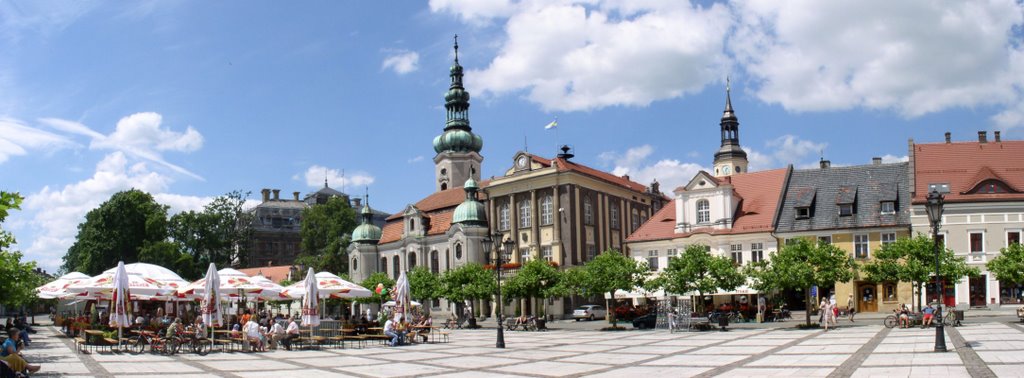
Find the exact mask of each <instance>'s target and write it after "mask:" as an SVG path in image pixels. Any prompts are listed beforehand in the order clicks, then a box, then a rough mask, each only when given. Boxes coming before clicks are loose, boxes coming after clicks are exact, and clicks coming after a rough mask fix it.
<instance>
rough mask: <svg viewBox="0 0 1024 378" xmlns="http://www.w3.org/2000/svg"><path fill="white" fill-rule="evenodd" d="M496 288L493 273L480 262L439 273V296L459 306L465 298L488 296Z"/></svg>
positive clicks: (485, 297)
mask: <svg viewBox="0 0 1024 378" xmlns="http://www.w3.org/2000/svg"><path fill="white" fill-rule="evenodd" d="M497 290H498V284H497V281H496V279H495V277H494V273H493V272H492V271H490V270H487V269H484V267H483V265H480V264H475V263H473V264H466V265H463V266H460V267H458V268H455V269H451V270H449V271H447V272H444V274H443V275H441V298H445V299H447V300H448V301H451V302H455V303H456V307H459V308H461V306H462V303H463V302H465V301H467V300H476V299H487V298H490V297H491V295H494V293H496V292H497Z"/></svg>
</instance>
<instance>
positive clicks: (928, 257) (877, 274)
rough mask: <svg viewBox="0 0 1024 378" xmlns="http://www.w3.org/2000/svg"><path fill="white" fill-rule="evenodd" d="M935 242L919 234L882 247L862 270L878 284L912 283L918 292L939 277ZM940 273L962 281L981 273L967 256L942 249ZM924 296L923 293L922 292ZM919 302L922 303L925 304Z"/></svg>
mask: <svg viewBox="0 0 1024 378" xmlns="http://www.w3.org/2000/svg"><path fill="white" fill-rule="evenodd" d="M934 248H935V244H934V241H933V240H932V239H931V238H929V237H927V236H925V235H923V234H918V235H917V237H914V238H901V239H897V240H896V241H895V242H892V243H888V244H885V245H882V248H880V249H879V250H878V251H877V252H875V255H874V257H873V258H872V259H871V261H869V262H867V263H865V264H864V265H863V266H862V267H861V269H862V270H863V271H864V272H865V273H867V276H868V279H869V280H872V281H875V282H886V281H890V282H898V281H902V282H910V283H912V284H913V285H915V286H916V287H917V288H918V289H920V288H921V286H922V284H924V283H926V282H928V281H929V280H931V279H932V277H933V275H934V274H935V249H934ZM940 251H941V253H940V255H939V267H940V268H939V271H940V273H941V274H942V276H943V277H950V278H956V279H958V278H960V277H963V276H977V275H978V274H981V272H980V271H979V270H978V268H976V267H972V266H969V265H967V261H966V260H965V259H964V258H963V257H958V256H956V254H955V253H953V250H951V249H948V248H940ZM918 293H921V295H924V294H923V290H918ZM922 302H923V301H919V302H918V303H922Z"/></svg>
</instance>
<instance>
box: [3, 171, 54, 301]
mask: <svg viewBox="0 0 1024 378" xmlns="http://www.w3.org/2000/svg"><path fill="white" fill-rule="evenodd" d="M21 201H22V197H21V195H19V194H18V193H10V192H3V191H0V224H2V223H3V222H4V220H6V219H7V215H8V213H9V211H10V210H19V209H21ZM15 241H16V240H15V238H14V235H13V234H11V233H10V232H7V231H5V230H4V229H3V228H2V227H0V277H4V283H3V285H0V304H3V305H5V306H10V307H21V306H26V305H29V304H31V303H33V302H35V301H36V300H37V298H36V295H35V294H36V293H35V288H36V287H39V286H41V285H43V284H44V283H45V282H43V277H42V276H40V275H39V274H36V272H35V269H36V263H35V262H34V261H29V262H23V261H21V258H22V255H21V252H17V251H11V250H9V249H8V248H9V247H10V246H11V245H12V244H14V243H15Z"/></svg>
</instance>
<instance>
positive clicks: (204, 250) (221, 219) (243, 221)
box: [168, 190, 249, 267]
mask: <svg viewBox="0 0 1024 378" xmlns="http://www.w3.org/2000/svg"><path fill="white" fill-rule="evenodd" d="M248 197H249V193H248V192H242V191H240V190H236V191H232V192H229V193H227V194H224V195H221V196H218V197H216V198H214V199H213V201H211V202H210V203H209V204H207V205H206V206H204V207H203V211H184V212H180V213H178V214H174V215H173V216H171V218H170V220H169V225H168V227H169V229H168V232H169V234H170V237H171V239H172V240H173V241H174V243H175V244H176V245H177V247H178V250H179V251H181V252H182V253H185V254H187V255H189V256H191V257H192V260H193V263H194V264H196V265H197V266H209V265H210V263H211V262H212V263H215V264H217V266H223V267H227V266H232V265H234V262H236V261H243V260H244V257H245V256H244V255H245V252H246V248H244V246H245V243H244V241H245V240H246V239H247V238H248V235H249V229H248V227H246V226H245V225H248V224H249V222H248V221H247V219H248V214H246V213H245V212H244V211H243V208H242V207H243V206H244V205H245V200H246V198H248Z"/></svg>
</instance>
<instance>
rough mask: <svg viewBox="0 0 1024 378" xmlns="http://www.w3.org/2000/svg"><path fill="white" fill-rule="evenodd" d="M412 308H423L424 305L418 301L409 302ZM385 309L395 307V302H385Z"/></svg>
mask: <svg viewBox="0 0 1024 378" xmlns="http://www.w3.org/2000/svg"><path fill="white" fill-rule="evenodd" d="M409 306H410V307H423V304H422V303H420V302H416V301H409ZM384 307H395V301H387V302H384Z"/></svg>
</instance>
